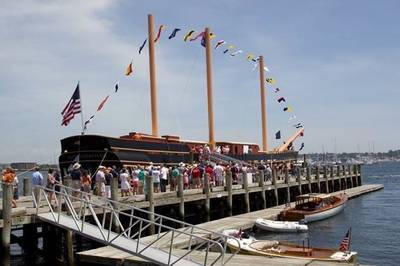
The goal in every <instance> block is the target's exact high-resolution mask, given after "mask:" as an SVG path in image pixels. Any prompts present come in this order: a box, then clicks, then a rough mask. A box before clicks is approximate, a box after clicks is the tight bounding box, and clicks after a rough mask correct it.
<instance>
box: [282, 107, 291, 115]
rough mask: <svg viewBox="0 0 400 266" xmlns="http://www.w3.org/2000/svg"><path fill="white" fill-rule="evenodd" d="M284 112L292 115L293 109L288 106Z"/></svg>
mask: <svg viewBox="0 0 400 266" xmlns="http://www.w3.org/2000/svg"><path fill="white" fill-rule="evenodd" d="M283 111H285V112H289V113H290V112H291V111H292V108H291V107H290V106H288V107H285V108H283Z"/></svg>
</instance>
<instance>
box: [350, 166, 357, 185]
mask: <svg viewBox="0 0 400 266" xmlns="http://www.w3.org/2000/svg"><path fill="white" fill-rule="evenodd" d="M351 179H353V180H354V185H355V186H356V187H358V167H357V165H356V164H355V165H353V176H352V177H351Z"/></svg>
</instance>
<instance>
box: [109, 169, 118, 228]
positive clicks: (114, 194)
mask: <svg viewBox="0 0 400 266" xmlns="http://www.w3.org/2000/svg"><path fill="white" fill-rule="evenodd" d="M110 185H111V200H113V201H118V177H112V178H111V184H110ZM112 205H113V208H114V210H116V211H117V210H118V205H117V204H116V203H114V202H113V203H112ZM116 215H118V214H115V215H114V216H113V231H114V232H117V233H119V231H120V230H119V229H120V227H119V226H118V218H117V216H116Z"/></svg>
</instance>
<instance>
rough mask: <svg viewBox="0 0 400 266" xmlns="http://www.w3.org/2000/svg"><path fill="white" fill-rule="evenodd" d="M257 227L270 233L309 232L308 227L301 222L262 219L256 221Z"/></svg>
mask: <svg viewBox="0 0 400 266" xmlns="http://www.w3.org/2000/svg"><path fill="white" fill-rule="evenodd" d="M255 226H256V227H257V228H259V229H261V230H264V231H270V232H283V233H299V232H307V231H308V226H307V225H306V224H301V223H299V222H289V221H272V220H267V219H262V218H259V219H257V220H256V223H255Z"/></svg>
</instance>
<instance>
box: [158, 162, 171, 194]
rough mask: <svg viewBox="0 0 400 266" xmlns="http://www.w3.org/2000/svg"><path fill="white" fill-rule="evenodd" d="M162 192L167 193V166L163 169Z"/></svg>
mask: <svg viewBox="0 0 400 266" xmlns="http://www.w3.org/2000/svg"><path fill="white" fill-rule="evenodd" d="M160 172H161V178H160V181H161V192H166V191H167V184H168V172H169V170H168V168H167V166H166V165H165V164H164V165H163V167H161V171H160Z"/></svg>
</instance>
